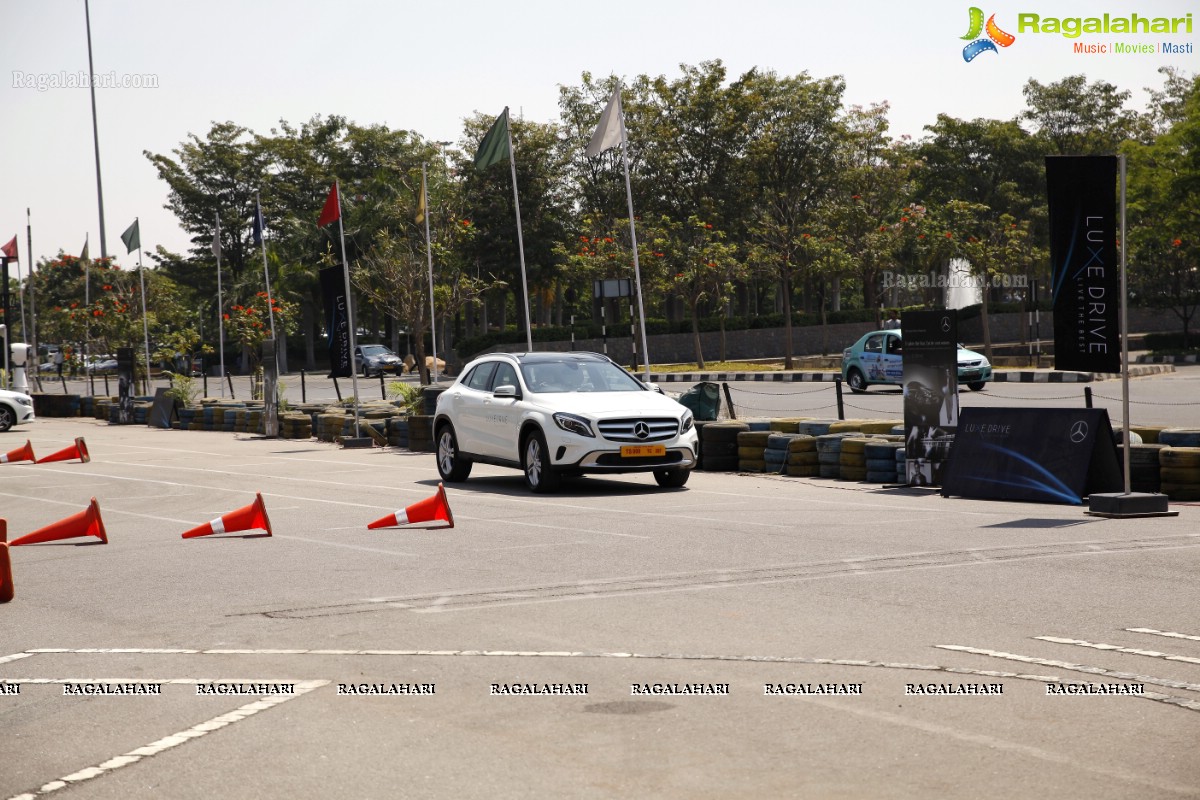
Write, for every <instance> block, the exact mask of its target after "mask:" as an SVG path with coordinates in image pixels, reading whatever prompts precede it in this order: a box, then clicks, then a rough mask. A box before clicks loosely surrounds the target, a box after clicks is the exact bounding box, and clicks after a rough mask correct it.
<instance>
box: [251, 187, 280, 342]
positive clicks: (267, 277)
mask: <svg viewBox="0 0 1200 800" xmlns="http://www.w3.org/2000/svg"><path fill="white" fill-rule="evenodd" d="M254 211H255V213H256V214H257V215H258V223H257V224H258V243H259V244H260V245H262V257H263V282H264V283H265V284H266V285H267V313H268V314H270V315H271V338H272V339H274V338H275V301H274V299H273V298H272V297H271V273H270V272H268V271H267V237H266V232H265V231H264V230H263V229H264V228H265V227H266V220H264V219H263V213H262V203H260V202H259V199H258V192H255V193H254ZM275 360H276V361H278V360H279V352H278V351H276V353H275Z"/></svg>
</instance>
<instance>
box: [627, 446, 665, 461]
mask: <svg viewBox="0 0 1200 800" xmlns="http://www.w3.org/2000/svg"><path fill="white" fill-rule="evenodd" d="M666 454H667V446H666V445H662V444H627V445H625V446H623V447H622V448H621V458H644V457H646V456H665V455H666Z"/></svg>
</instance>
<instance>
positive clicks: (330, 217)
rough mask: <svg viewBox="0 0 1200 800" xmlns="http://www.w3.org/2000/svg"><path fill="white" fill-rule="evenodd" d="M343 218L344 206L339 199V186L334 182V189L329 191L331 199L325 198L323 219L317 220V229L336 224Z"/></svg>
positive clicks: (322, 210) (322, 212)
mask: <svg viewBox="0 0 1200 800" xmlns="http://www.w3.org/2000/svg"><path fill="white" fill-rule="evenodd" d="M341 217H342V204H341V202H340V201H339V198H338V185H337V181H334V183H333V188H332V189H330V190H329V197H326V198H325V208H323V209H321V218H320V219H319V220H317V227H318V228H324V227H325V226H326V225H328V224H329V223H331V222H334V221H336V220H338V219H341Z"/></svg>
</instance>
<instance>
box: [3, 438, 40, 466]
mask: <svg viewBox="0 0 1200 800" xmlns="http://www.w3.org/2000/svg"><path fill="white" fill-rule="evenodd" d="M12 461H32V462H34V463H35V464H36V463H37V459H36V458H34V457H33V447H32V446H31V445H30V444H29V440H28V439H26V440H25V446H24V447H18V448H17V449H16V450H9V451H8V452H7V453H5V454H4V455H2V456H0V464H8V463H9V462H12Z"/></svg>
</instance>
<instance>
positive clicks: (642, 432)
mask: <svg viewBox="0 0 1200 800" xmlns="http://www.w3.org/2000/svg"><path fill="white" fill-rule="evenodd" d="M633 435H634V436H636V437H637V438H639V439H645V438H646V437H647V436H649V435H650V426H649V425H647V424H646V423H644V422H639V423H637V424H635V425H634V426H633Z"/></svg>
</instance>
